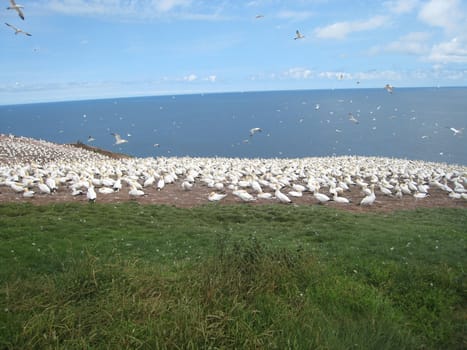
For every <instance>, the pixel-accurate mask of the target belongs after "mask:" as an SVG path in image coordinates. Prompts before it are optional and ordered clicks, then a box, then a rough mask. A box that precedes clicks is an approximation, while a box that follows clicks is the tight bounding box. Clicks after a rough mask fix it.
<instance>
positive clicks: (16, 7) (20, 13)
mask: <svg viewBox="0 0 467 350" xmlns="http://www.w3.org/2000/svg"><path fill="white" fill-rule="evenodd" d="M10 4H11V6H8V7H7V8H6V9H7V10H15V11H16V12H18V16H19V17H20V18H21V19H22V20H24V14H23V11H21V9H22V8H24V6H22V5H17V4H16V2H15V0H10Z"/></svg>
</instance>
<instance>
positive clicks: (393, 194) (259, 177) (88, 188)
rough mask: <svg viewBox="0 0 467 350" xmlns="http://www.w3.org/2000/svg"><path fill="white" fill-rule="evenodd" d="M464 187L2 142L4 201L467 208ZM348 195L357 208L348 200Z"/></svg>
mask: <svg viewBox="0 0 467 350" xmlns="http://www.w3.org/2000/svg"><path fill="white" fill-rule="evenodd" d="M466 186H467V167H465V166H460V165H449V164H443V163H429V162H423V161H413V160H403V159H390V158H380V157H357V156H342V157H319V158H317V157H316V158H312V157H310V158H296V159H260V158H255V159H242V158H192V157H171V158H166V157H158V158H122V159H112V158H110V157H107V156H104V155H102V154H98V153H96V152H91V151H88V150H85V149H80V148H76V147H73V146H70V145H58V144H54V143H50V142H46V141H41V140H33V139H29V138H25V137H15V136H12V135H8V136H7V135H0V194H1V193H4V192H9V193H14V194H15V195H16V196H21V197H24V198H34V197H43V196H54V195H55V194H56V193H57V192H60V193H64V192H65V193H67V194H69V198H70V199H71V198H74V197H77V196H81V195H83V197H82V198H87V199H88V200H89V201H93V202H94V201H97V202H98V201H99V198H100V197H102V198H104V197H105V196H109V195H111V194H112V193H119V192H124V191H125V192H126V193H127V194H128V197H127V198H132V199H136V198H140V197H145V196H148V195H149V194H148V193H151V195H154V196H157V195H159V194H160V193H162V192H165V191H170V190H171V189H172V190H173V189H174V188H179V189H180V192H182V193H187V194H189V193H191V191H193V189H194V188H197V187H198V188H205V189H207V191H206V195H205V201H206V202H208V201H215V202H219V201H224V200H225V198H228V197H234V198H236V200H237V201H241V202H255V201H257V200H261V201H266V202H271V203H274V202H277V203H294V201H297V200H302V198H305V197H306V198H309V199H310V200H311V202H310V203H328V202H334V203H338V204H339V205H342V206H349V205H350V206H351V205H353V206H357V205H362V206H372V205H373V204H374V203H375V202H377V201H378V197H380V198H388V199H389V198H390V199H391V200H401V199H402V197H411V198H412V199H413V200H416V201H427V200H430V199H429V197H430V192H433V191H436V192H437V193H442V194H443V196H445V197H446V198H450V200H451V199H452V200H457V201H461V202H462V203H467V189H466V188H465V187H466ZM375 189H377V190H378V191H377V192H375ZM151 190H155V191H152V192H151ZM350 195H352V197H353V198H354V201H353V202H352V201H349V200H348V199H347V198H346V197H349V196H350ZM355 199H357V200H355Z"/></svg>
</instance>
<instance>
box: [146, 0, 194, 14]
mask: <svg viewBox="0 0 467 350" xmlns="http://www.w3.org/2000/svg"><path fill="white" fill-rule="evenodd" d="M151 3H152V5H153V6H154V7H155V8H156V9H157V10H159V11H161V12H167V11H170V10H172V9H173V8H175V7H178V6H188V5H190V4H191V0H153V1H151Z"/></svg>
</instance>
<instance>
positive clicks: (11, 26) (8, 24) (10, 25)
mask: <svg viewBox="0 0 467 350" xmlns="http://www.w3.org/2000/svg"><path fill="white" fill-rule="evenodd" d="M5 24H6V25H7V26H8V27H10V28H13V29H14V30H18V28H16V27H15V26H14V25H13V24H10V23H6V22H5Z"/></svg>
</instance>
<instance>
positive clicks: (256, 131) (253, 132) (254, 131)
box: [250, 128, 263, 137]
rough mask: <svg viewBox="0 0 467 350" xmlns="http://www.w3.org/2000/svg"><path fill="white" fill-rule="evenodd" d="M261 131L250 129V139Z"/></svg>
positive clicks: (259, 129)
mask: <svg viewBox="0 0 467 350" xmlns="http://www.w3.org/2000/svg"><path fill="white" fill-rule="evenodd" d="M262 131H263V129H261V128H252V129H250V137H252V136H253V135H254V134H256V133H258V132H262Z"/></svg>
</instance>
